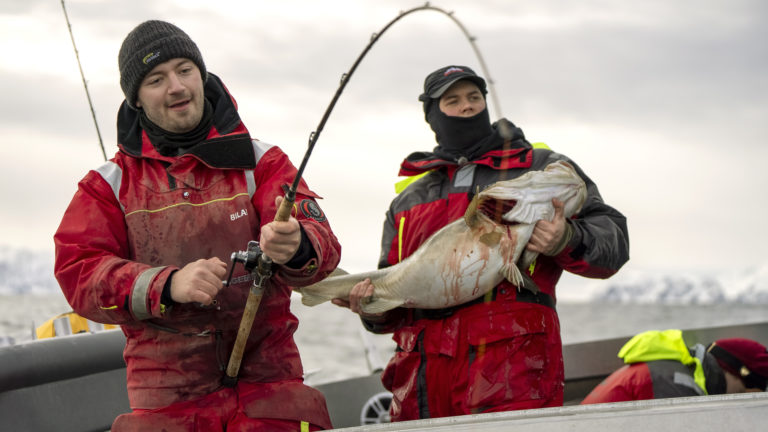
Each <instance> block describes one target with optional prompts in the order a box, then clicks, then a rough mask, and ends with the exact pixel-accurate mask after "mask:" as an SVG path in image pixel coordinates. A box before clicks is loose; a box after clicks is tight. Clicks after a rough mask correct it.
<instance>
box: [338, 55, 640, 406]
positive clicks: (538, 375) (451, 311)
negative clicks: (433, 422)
mask: <svg viewBox="0 0 768 432" xmlns="http://www.w3.org/2000/svg"><path fill="white" fill-rule="evenodd" d="M486 93H487V90H486V83H485V80H484V79H483V78H482V77H480V76H478V75H477V74H475V72H474V71H473V70H472V69H470V68H469V67H466V66H459V65H450V66H446V67H442V68H440V69H438V70H436V71H434V72H432V73H430V74H429V75H428V76H427V77H426V79H425V81H424V92H423V94H422V95H421V96H420V97H419V100H420V101H421V102H422V103H423V108H424V114H425V118H426V121H427V123H429V126H430V127H431V128H432V130H433V131H434V132H435V137H436V141H437V147H435V148H434V150H433V151H432V152H416V153H412V154H411V155H409V156H408V157H407V158H406V159H405V160H404V161H403V163H402V165H401V167H400V175H403V176H408V179H406V180H405V181H404V184H407V186H405V187H404V188H403V190H402V191H400V192H399V195H398V196H397V197H396V198H395V199H394V200H393V201H392V203H391V205H390V207H389V211H388V212H387V215H386V221H385V223H384V230H383V236H382V243H381V247H382V249H381V257H380V260H379V267H380V268H384V267H388V266H392V265H394V264H396V263H398V262H400V261H402V260H403V259H405V258H406V257H408V256H409V255H411V254H413V253H414V251H416V250H417V249H418V248H419V246H421V245H422V243H424V241H425V240H426V239H427V238H429V237H430V236H431V235H432V234H433V233H435V232H437V231H438V230H439V229H440V228H442V227H444V226H446V225H448V224H449V223H451V222H453V221H455V220H456V219H459V218H461V217H462V216H463V215H464V212H465V210H466V209H467V207H468V205H469V203H470V201H471V200H472V197H473V196H474V193H475V192H476V191H477V190H481V189H483V188H485V187H487V186H489V185H491V184H493V183H495V182H497V181H500V180H508V179H514V178H517V177H519V176H521V175H523V174H525V173H527V172H530V171H534V170H543V169H544V168H545V167H546V166H547V165H549V164H551V163H553V162H555V161H566V162H568V163H569V164H571V165H572V166H573V167H574V168H575V169H576V172H577V173H578V175H579V176H580V177H581V178H582V179H583V180H584V181H585V183H586V185H587V199H586V201H585V203H584V205H583V207H582V210H581V211H580V212H579V213H578V214H576V215H575V216H574V217H573V218H565V217H564V212H563V203H562V202H560V201H558V200H553V202H552V212H551V214H553V215H554V217H553V219H552V220H541V221H539V222H537V224H536V226H535V229H534V232H533V235H532V236H531V238H530V241H529V243H528V244H527V246H526V247H527V249H528V250H529V251H533V252H536V253H538V254H539V255H538V258H537V259H536V260H535V261H534V262H533V263H532V264H531V265H530V266H529V267H527V268H525V269H521V270H522V272H523V273H524V275H525V278H526V281H525V288H522V287H517V286H514V285H512V284H511V283H510V282H508V281H506V280H504V281H502V282H501V283H499V284H498V285H497V286H496V287H495V288H494V289H493V290H492V291H491V292H489V294H488V295H486V296H485V297H480V298H479V299H477V300H474V301H471V302H468V303H465V304H462V305H459V306H455V307H452V308H447V309H437V310H435V309H413V308H403V307H401V308H396V309H393V310H391V311H388V312H385V313H384V314H380V315H373V314H363V313H362V311H361V308H360V302H361V301H362V299H363V298H365V297H368V296H370V295H371V294H372V293H373V290H374V286H373V284H371V282H370V280H366V281H363V282H361V283H359V284H357V285H355V287H354V288H353V289H352V291H351V293H350V296H349V300H348V301H345V300H343V299H334V300H333V302H334V303H335V304H337V305H339V306H344V307H349V308H350V309H351V310H352V311H353V312H356V313H359V314H361V317H362V320H363V324H364V325H365V327H366V328H367V329H368V330H369V331H372V332H374V333H389V332H391V333H393V339H394V340H395V342H396V343H397V351H396V352H395V355H394V357H393V358H392V359H391V360H390V362H389V364H388V366H387V368H386V370H385V371H384V373H383V375H382V381H383V383H384V386H385V387H386V388H387V389H389V390H390V391H391V392H392V393H393V400H392V405H391V409H390V411H391V418H392V420H393V421H402V420H412V419H420V418H433V417H444V416H454V415H462V414H471V413H479V412H491V411H506V410H516V409H528V408H539V407H550V406H558V405H562V403H563V358H562V344H561V340H560V323H559V320H558V317H557V312H556V311H555V303H556V294H555V285H556V284H557V281H558V279H559V278H560V275H561V273H562V272H563V270H566V271H569V272H572V273H575V274H578V275H581V276H586V277H595V278H607V277H610V276H611V275H613V274H615V273H616V272H617V271H618V270H619V269H620V268H621V267H622V265H623V264H624V263H625V262H626V261H627V260H628V259H629V239H628V232H627V225H626V218H625V217H624V216H623V215H622V214H621V213H620V212H619V211H617V210H616V209H614V208H612V207H610V206H609V205H607V204H605V203H604V202H603V200H602V198H601V196H600V193H599V192H598V189H597V186H596V185H595V183H594V182H592V180H591V179H589V177H587V175H586V174H585V173H584V172H583V171H582V170H581V169H580V168H579V167H578V165H576V164H575V163H574V162H573V161H572V160H570V159H569V158H568V157H566V156H564V155H562V154H559V153H556V152H554V151H552V150H550V149H549V148H548V147H547V146H545V145H542V144H531V143H529V142H528V140H526V138H525V136H524V134H523V131H522V130H521V129H520V128H518V127H517V126H515V125H514V124H513V123H511V122H509V121H508V120H506V119H500V120H499V121H498V122H495V123H491V121H490V117H489V113H488V109H487V106H486V100H485V96H486ZM412 289H414V290H417V289H418V287H412ZM447 377H450V378H449V379H447Z"/></svg>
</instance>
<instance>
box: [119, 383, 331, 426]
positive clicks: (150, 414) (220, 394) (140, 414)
mask: <svg viewBox="0 0 768 432" xmlns="http://www.w3.org/2000/svg"><path fill="white" fill-rule="evenodd" d="M281 384H282V383H266V384H251V383H243V382H239V383H238V384H237V386H235V387H234V388H222V389H220V390H218V391H216V392H214V393H211V394H209V395H207V396H205V397H202V398H199V399H196V400H192V401H185V402H178V403H175V404H172V405H169V406H167V407H163V408H158V409H154V410H140V409H139V410H134V411H133V412H131V413H127V414H122V415H120V416H118V417H117V418H116V419H115V422H114V423H113V424H112V432H134V431H135V432H139V431H141V432H151V431H161V430H162V431H164V432H193V431H194V432H198V431H199V432H224V431H226V432H245V431H275V432H282V431H286V432H287V431H292V432H297V431H298V432H304V431H318V430H324V429H325V428H324V427H322V426H320V425H316V424H312V423H310V422H309V421H302V420H294V419H291V418H290V417H300V416H301V413H302V410H305V409H306V410H308V411H312V412H315V411H318V407H317V406H306V404H302V401H294V402H295V403H293V404H291V403H290V402H288V403H286V401H281V402H280V403H275V404H270V403H269V402H268V401H267V402H266V403H264V402H265V401H264V399H263V398H262V397H261V396H263V395H264V393H265V392H272V391H274V390H275V387H279V386H280V385H281ZM292 384H296V383H292ZM302 385H303V384H302ZM272 400H274V398H273V399H272ZM265 405H267V406H265ZM268 405H275V406H268ZM302 405H304V406H302ZM319 409H320V411H324V414H325V418H326V419H327V418H328V414H327V410H326V407H325V405H323V406H322V407H319ZM322 414H323V413H322V412H321V413H320V415H321V416H322ZM314 415H315V416H317V415H318V413H317V412H315V413H314ZM308 418H309V417H308ZM327 425H328V427H330V420H328V421H327Z"/></svg>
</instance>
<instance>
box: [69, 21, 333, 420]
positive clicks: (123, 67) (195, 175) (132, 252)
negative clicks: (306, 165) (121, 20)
mask: <svg viewBox="0 0 768 432" xmlns="http://www.w3.org/2000/svg"><path fill="white" fill-rule="evenodd" d="M118 63H119V67H120V85H121V87H122V89H123V92H124V94H125V101H124V102H123V103H122V105H121V107H120V110H119V113H118V122H117V123H118V147H119V151H118V152H117V154H116V155H115V156H114V157H113V158H112V159H111V160H110V161H109V162H107V163H105V164H104V165H103V166H101V167H100V168H98V169H96V170H93V171H90V172H89V173H88V174H87V175H86V176H85V177H84V178H83V179H82V181H81V182H80V183H79V187H78V190H77V192H76V193H75V196H74V198H73V199H72V202H71V204H70V205H69V208H68V209H67V210H66V213H65V214H64V217H63V219H62V221H61V225H60V226H59V229H58V231H57V232H56V234H55V236H54V241H55V244H56V262H55V274H56V278H57V279H58V281H59V283H60V285H61V288H62V290H63V292H64V294H65V296H66V297H67V299H68V301H69V303H70V304H71V305H72V307H73V308H74V310H75V311H76V312H77V313H78V314H80V315H82V316H84V317H86V318H88V319H91V320H93V321H97V322H102V323H111V324H119V325H120V326H121V328H122V330H123V332H124V333H125V335H126V338H127V343H126V347H125V350H124V358H125V362H126V365H127V382H128V397H129V400H130V404H131V408H132V410H133V411H132V412H131V413H128V414H123V415H121V416H119V417H118V418H117V419H116V420H115V422H114V424H113V427H112V430H113V431H117V432H119V431H134V430H135V431H139V430H141V431H146V430H160V429H161V428H162V429H163V430H167V431H177V430H178V431H192V430H205V431H223V430H227V431H240V430H299V429H300V428H301V429H302V430H304V429H311V430H319V429H324V428H330V427H331V423H330V419H329V416H328V412H327V408H326V405H325V400H324V398H323V396H322V394H321V393H319V392H318V391H317V390H315V389H312V388H310V387H308V386H306V385H304V383H303V379H302V376H303V370H302V365H301V361H300V359H299V352H298V349H297V347H296V344H295V343H294V340H293V333H294V331H295V330H296V328H297V325H298V322H297V319H296V317H295V316H294V315H292V314H291V313H290V310H289V306H290V295H291V286H303V285H307V284H310V283H314V282H316V281H318V280H320V279H322V278H324V277H325V276H327V275H328V274H329V273H330V272H331V271H332V270H333V269H334V268H335V267H336V265H337V264H338V262H339V256H340V250H341V248H340V246H339V244H338V241H337V240H336V237H335V236H334V235H333V233H332V231H331V228H330V226H329V225H328V221H327V220H326V218H325V216H324V214H323V212H322V211H321V210H320V208H319V207H318V205H317V203H316V202H315V199H316V198H318V196H317V195H316V194H315V193H314V192H312V191H311V190H310V189H309V188H308V187H307V185H306V184H304V183H303V182H302V183H301V184H300V186H299V188H298V191H297V194H296V202H297V204H299V205H297V206H295V209H294V212H293V213H292V215H291V217H290V218H289V220H288V221H275V220H274V217H275V213H276V209H277V208H278V206H279V204H280V202H281V199H282V195H283V191H282V189H281V188H282V187H283V186H284V185H287V184H290V183H291V182H292V181H293V179H294V177H295V175H296V169H295V167H294V166H293V165H292V164H291V162H290V161H289V160H288V157H287V156H286V155H285V154H284V153H283V152H282V151H281V150H280V149H279V148H278V147H276V146H271V145H269V144H266V143H264V142H261V141H258V140H255V139H252V138H251V136H250V134H249V132H248V130H247V129H246V127H245V125H244V124H243V122H242V121H241V120H240V117H239V115H238V112H237V105H236V103H235V100H234V98H233V97H232V96H231V95H230V94H229V92H228V90H227V89H226V87H225V86H224V84H223V83H222V82H221V80H220V79H219V78H218V77H217V76H216V75H214V74H212V73H208V72H207V71H206V68H205V64H204V63H203V59H202V56H201V54H200V51H199V50H198V48H197V46H196V45H195V43H194V42H193V41H192V40H191V39H190V38H189V36H188V35H187V34H186V33H184V32H183V31H182V30H181V29H179V28H178V27H176V26H174V25H172V24H170V23H167V22H163V21H147V22H144V23H142V24H140V25H139V26H137V27H136V28H135V29H134V30H133V31H131V32H130V33H129V34H128V35H127V37H126V38H125V40H124V42H123V44H122V47H121V48H120V53H119V57H118ZM256 239H257V240H258V241H259V242H260V247H261V249H262V251H263V253H264V254H265V255H267V256H268V257H270V258H272V260H273V262H274V266H273V269H272V271H273V275H272V277H271V278H270V279H269V281H268V285H267V286H266V290H265V292H264V295H263V298H262V300H261V305H260V309H259V310H258V313H257V314H256V317H255V322H254V324H253V326H252V330H251V332H250V334H249V338H248V340H247V343H246V346H245V349H244V353H243V357H242V363H241V367H240V374H239V379H238V381H237V382H236V383H235V384H234V385H230V386H224V385H223V384H222V378H223V377H224V375H225V372H224V370H225V368H226V366H227V361H228V359H229V356H230V353H231V351H232V347H233V344H234V340H235V338H236V335H237V332H238V328H239V325H240V321H241V317H242V315H243V310H244V305H245V302H246V298H247V296H248V292H249V288H250V286H251V285H252V281H251V275H250V274H249V272H247V271H246V270H245V269H243V268H238V269H236V271H235V273H234V275H233V279H232V283H231V284H230V285H229V286H226V287H225V286H223V283H222V279H224V278H226V277H227V273H228V270H227V266H228V265H227V263H226V261H227V260H228V259H229V257H230V256H231V254H232V252H234V251H238V250H242V249H244V248H245V247H246V246H247V243H248V241H249V240H256ZM232 265H234V264H232Z"/></svg>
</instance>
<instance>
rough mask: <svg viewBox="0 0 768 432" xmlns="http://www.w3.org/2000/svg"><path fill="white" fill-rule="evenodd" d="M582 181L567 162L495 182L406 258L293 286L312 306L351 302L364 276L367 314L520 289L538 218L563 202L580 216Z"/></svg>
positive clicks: (442, 304)
mask: <svg viewBox="0 0 768 432" xmlns="http://www.w3.org/2000/svg"><path fill="white" fill-rule="evenodd" d="M586 195H587V191H586V185H585V184H584V181H583V180H582V179H581V177H579V175H578V174H577V173H576V171H575V170H574V168H573V167H572V166H571V165H570V164H568V163H567V162H563V161H558V162H554V163H552V164H549V165H548V166H547V167H546V168H545V169H544V170H541V171H529V172H527V173H525V174H523V175H522V176H520V177H517V178H515V179H510V180H502V181H499V182H496V183H494V184H492V185H490V186H489V187H487V188H486V189H484V190H482V191H480V192H479V193H477V194H476V195H475V197H474V199H473V200H472V202H471V203H470V205H469V206H468V207H467V211H466V212H465V214H464V217H463V218H459V219H457V220H455V221H453V222H451V223H450V224H448V225H446V226H444V227H443V228H441V229H440V230H438V231H437V232H436V233H434V234H433V235H432V236H430V237H429V238H428V239H427V240H426V241H425V242H424V243H423V244H422V245H421V246H420V247H419V248H418V249H417V250H416V251H415V252H414V253H413V254H412V255H411V256H409V257H408V258H406V259H405V260H403V261H401V262H399V263H397V264H395V265H393V266H390V267H387V268H384V269H381V270H375V271H369V272H364V273H356V274H344V275H341V276H333V275H332V276H330V277H328V278H326V279H324V280H322V281H320V282H318V283H315V284H313V285H309V286H306V287H303V288H300V289H296V291H297V292H299V293H300V294H301V295H302V303H303V304H305V305H308V306H314V305H317V304H320V303H323V302H326V301H329V300H331V299H333V298H342V299H345V300H346V299H348V298H349V292H350V290H351V289H352V287H353V286H354V285H355V284H356V283H358V282H361V281H363V280H365V279H366V278H370V279H371V282H372V283H373V285H374V287H375V288H374V293H373V296H371V297H370V298H369V299H367V301H365V302H364V303H363V304H362V309H363V312H365V313H381V312H385V311H387V310H390V309H394V308H396V307H409V308H420V309H440V308H445V307H450V306H455V305H459V304H462V303H466V302H468V301H471V300H474V299H476V298H478V297H480V296H482V295H484V294H485V293H486V292H488V291H489V290H491V289H493V287H495V286H496V285H498V284H499V283H500V282H501V281H502V280H503V279H507V280H508V281H509V282H511V283H512V284H514V285H515V286H518V287H523V286H524V282H523V276H522V274H521V272H520V268H523V269H525V268H527V267H528V266H529V265H530V264H531V263H532V262H533V260H534V259H535V258H536V255H537V254H536V253H533V252H530V251H526V250H525V245H526V244H527V243H528V240H529V239H530V237H531V234H532V233H533V228H534V226H535V224H536V222H537V221H539V220H542V219H544V220H552V218H553V217H554V213H555V210H554V206H553V205H552V199H553V198H557V199H558V200H560V201H562V202H563V203H564V204H565V206H564V213H565V217H570V216H572V215H573V214H576V213H577V212H578V211H579V210H580V209H581V206H582V205H583V203H584V200H585V199H586Z"/></svg>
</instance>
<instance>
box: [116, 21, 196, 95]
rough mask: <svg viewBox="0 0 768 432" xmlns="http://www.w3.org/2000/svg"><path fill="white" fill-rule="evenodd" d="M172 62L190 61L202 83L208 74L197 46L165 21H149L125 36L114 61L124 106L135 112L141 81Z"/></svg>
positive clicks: (182, 32)
mask: <svg viewBox="0 0 768 432" xmlns="http://www.w3.org/2000/svg"><path fill="white" fill-rule="evenodd" d="M174 58H187V59H190V60H192V62H194V63H195V64H196V65H197V67H198V68H199V69H200V74H201V75H202V78H203V83H205V81H206V78H207V77H208V73H207V72H206V70H205V63H203V56H202V55H201V54H200V50H199V49H198V48H197V45H195V43H194V42H193V41H192V39H190V38H189V36H187V34H186V33H184V31H183V30H181V29H180V28H178V27H176V26H175V25H173V24H171V23H168V22H165V21H157V20H150V21H145V22H143V23H141V24H139V25H138V26H136V28H134V29H133V30H131V32H130V33H128V36H126V37H125V40H124V41H123V45H122V46H121V47H120V53H119V54H118V57H117V63H118V66H119V67H120V87H122V89H123V93H124V94H125V100H126V102H128V106H130V107H131V108H133V109H136V100H137V99H138V95H139V87H140V86H141V81H142V80H144V77H145V76H147V74H148V73H149V72H150V71H151V70H152V69H153V68H154V67H155V66H157V65H159V64H160V63H163V62H165V61H168V60H171V59H174Z"/></svg>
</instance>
